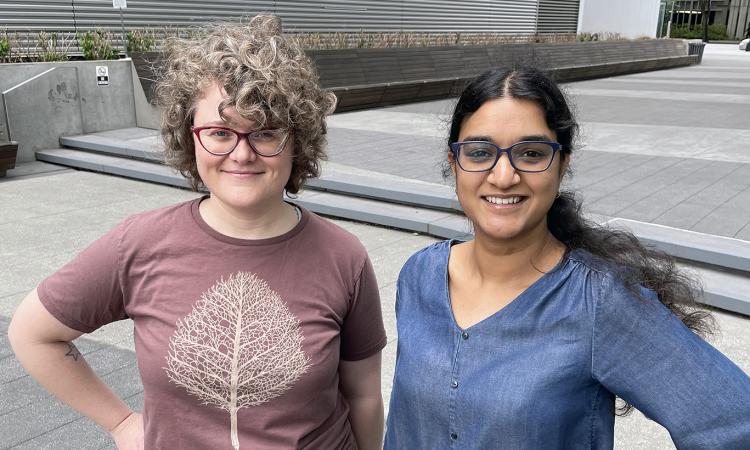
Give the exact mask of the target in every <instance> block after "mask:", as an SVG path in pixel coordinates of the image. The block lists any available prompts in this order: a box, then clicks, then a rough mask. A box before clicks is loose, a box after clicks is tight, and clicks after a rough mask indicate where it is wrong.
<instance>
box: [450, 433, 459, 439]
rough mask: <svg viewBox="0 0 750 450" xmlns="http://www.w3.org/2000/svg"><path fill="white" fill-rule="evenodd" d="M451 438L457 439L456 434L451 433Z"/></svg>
mask: <svg viewBox="0 0 750 450" xmlns="http://www.w3.org/2000/svg"><path fill="white" fill-rule="evenodd" d="M451 439H453V440H454V441H455V440H456V439H458V435H457V434H456V433H451Z"/></svg>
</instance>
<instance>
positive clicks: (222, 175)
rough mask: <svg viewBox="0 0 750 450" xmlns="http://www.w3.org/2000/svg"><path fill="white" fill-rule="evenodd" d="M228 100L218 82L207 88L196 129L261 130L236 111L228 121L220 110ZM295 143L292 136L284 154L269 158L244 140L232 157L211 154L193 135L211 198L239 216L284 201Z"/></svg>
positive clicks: (229, 111) (229, 112)
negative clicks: (210, 127)
mask: <svg viewBox="0 0 750 450" xmlns="http://www.w3.org/2000/svg"><path fill="white" fill-rule="evenodd" d="M224 98H225V96H224V95H223V92H222V89H221V87H220V86H219V85H218V84H217V83H212V84H211V85H209V86H208V87H206V88H205V89H204V90H203V95H202V96H201V98H200V99H199V100H198V102H197V103H196V108H195V115H194V119H193V126H195V127H205V126H210V125H216V126H220V127H227V128H232V129H234V130H236V131H239V132H245V133H246V132H249V131H253V130H257V129H258V127H257V125H256V124H255V123H253V122H252V121H250V120H247V119H244V118H243V117H241V116H240V115H239V114H238V113H237V111H235V110H234V108H230V109H227V110H225V111H224V115H225V116H226V118H227V121H224V120H223V119H222V118H221V116H220V115H219V110H218V108H219V104H220V103H221V101H222V100H223V99H224ZM293 142H294V139H292V137H291V136H290V137H289V138H288V139H287V140H286V145H285V146H284V149H283V151H282V152H281V153H280V154H278V155H276V156H271V157H265V156H259V155H258V154H257V153H255V152H254V151H253V149H252V148H251V147H250V145H249V143H248V141H247V139H240V142H239V143H238V144H237V147H235V149H234V151H232V152H231V153H230V154H228V155H222V156H216V155H212V154H211V153H209V152H207V151H206V150H205V149H204V148H203V147H202V146H201V143H200V142H199V141H198V139H197V137H196V136H195V135H193V143H194V146H195V161H196V166H197V168H198V173H199V174H200V177H201V180H202V181H203V184H204V185H205V186H206V188H207V189H208V190H209V192H211V199H212V200H215V201H218V202H220V203H221V204H222V206H224V207H225V208H228V209H230V210H234V211H236V212H237V213H239V214H242V213H253V212H259V211H267V210H270V209H272V208H274V207H276V206H278V204H279V203H281V202H283V193H284V186H285V185H286V183H287V181H288V180H289V175H290V174H291V171H292V157H293V153H294V148H293V144H292V143H293Z"/></svg>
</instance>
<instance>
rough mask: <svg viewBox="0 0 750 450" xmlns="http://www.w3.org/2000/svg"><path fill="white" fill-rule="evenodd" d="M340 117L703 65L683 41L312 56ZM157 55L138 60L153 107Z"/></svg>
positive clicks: (350, 51)
mask: <svg viewBox="0 0 750 450" xmlns="http://www.w3.org/2000/svg"><path fill="white" fill-rule="evenodd" d="M306 53H307V55H308V56H309V57H310V59H312V61H313V62H314V63H315V66H316V67H317V70H318V74H319V76H320V83H321V85H322V86H323V87H325V88H327V89H330V90H331V91H333V92H334V93H335V94H336V95H337V97H338V98H339V102H338V105H337V107H336V111H349V110H354V109H362V108H372V107H377V106H385V105H393V104H398V103H408V102H416V101H425V100H434V99H441V98H446V97H455V96H457V95H459V94H460V93H461V91H462V90H463V88H464V86H465V85H466V83H468V82H469V80H471V79H472V78H473V77H475V76H476V75H478V74H479V73H482V72H484V71H485V70H487V69H490V68H494V67H509V68H514V67H521V66H534V67H538V68H541V69H543V70H546V71H549V72H550V73H552V74H553V76H554V77H555V78H556V79H557V80H558V81H573V80H581V79H587V78H598V77H607V76H614V75H620V74H626V73H633V72H642V71H647V70H656V69H664V68H669V67H678V66H686V65H690V64H695V63H698V62H699V60H698V56H697V55H689V54H688V46H687V44H686V43H685V41H683V40H681V39H649V40H640V41H599V42H570V43H561V44H502V45H492V46H460V47H457V46H453V47H419V48H382V49H381V48H354V49H338V50H308V51H307V52H306ZM158 56H159V54H158V53H141V54H134V55H132V58H133V63H134V65H135V68H136V71H137V72H138V77H139V78H140V80H141V84H142V85H143V89H144V92H145V93H146V96H147V98H148V99H149V101H151V102H153V100H152V99H153V95H152V94H153V93H152V92H151V86H152V84H153V80H154V79H155V78H156V77H155V75H154V68H155V67H156V66H157V65H158V64H159V62H158Z"/></svg>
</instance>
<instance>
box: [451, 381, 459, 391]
mask: <svg viewBox="0 0 750 450" xmlns="http://www.w3.org/2000/svg"><path fill="white" fill-rule="evenodd" d="M451 387H452V388H453V389H456V388H457V387H458V381H456V380H453V381H451Z"/></svg>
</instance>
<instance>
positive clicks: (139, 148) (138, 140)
mask: <svg viewBox="0 0 750 450" xmlns="http://www.w3.org/2000/svg"><path fill="white" fill-rule="evenodd" d="M60 145H62V146H63V147H68V148H72V149H76V150H84V151H88V152H94V153H102V154H105V155H113V156H119V157H123V158H128V159H138V160H142V161H150V162H157V163H161V162H162V161H163V157H162V150H161V142H160V141H159V137H158V135H157V133H156V131H155V130H149V129H146V128H123V129H119V130H112V131H103V132H99V133H91V134H84V135H79V136H61V137H60Z"/></svg>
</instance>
